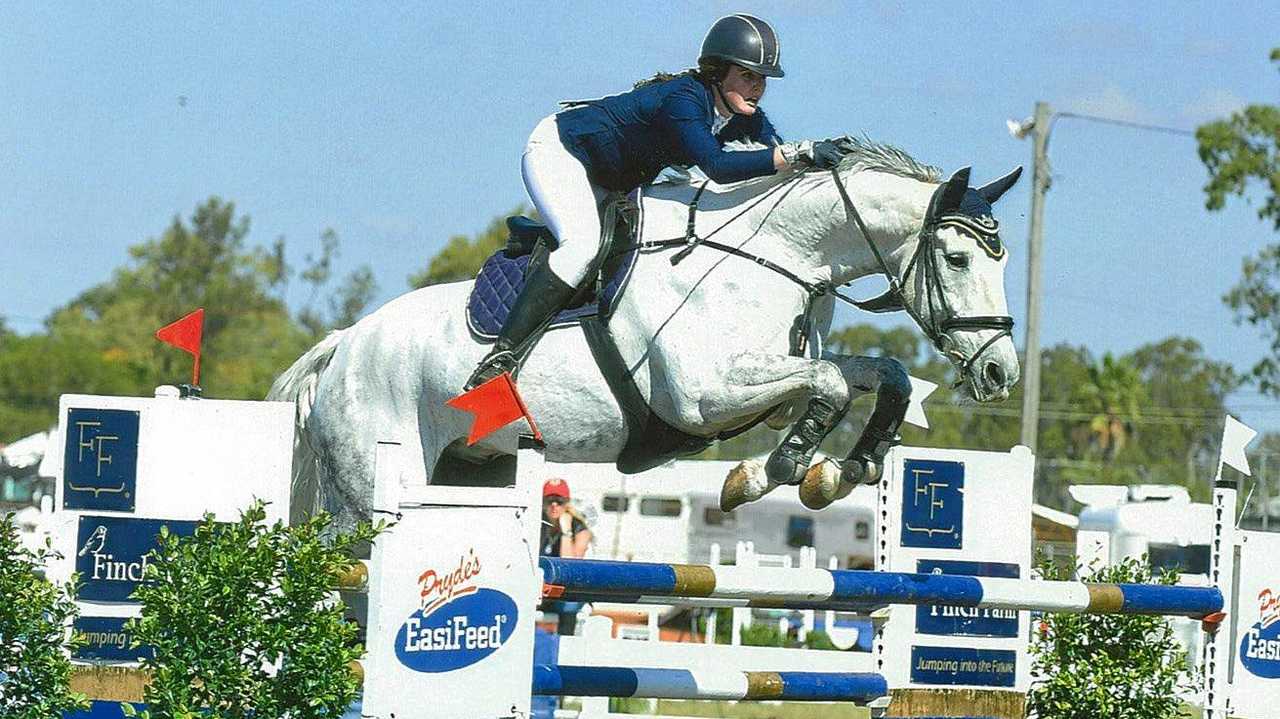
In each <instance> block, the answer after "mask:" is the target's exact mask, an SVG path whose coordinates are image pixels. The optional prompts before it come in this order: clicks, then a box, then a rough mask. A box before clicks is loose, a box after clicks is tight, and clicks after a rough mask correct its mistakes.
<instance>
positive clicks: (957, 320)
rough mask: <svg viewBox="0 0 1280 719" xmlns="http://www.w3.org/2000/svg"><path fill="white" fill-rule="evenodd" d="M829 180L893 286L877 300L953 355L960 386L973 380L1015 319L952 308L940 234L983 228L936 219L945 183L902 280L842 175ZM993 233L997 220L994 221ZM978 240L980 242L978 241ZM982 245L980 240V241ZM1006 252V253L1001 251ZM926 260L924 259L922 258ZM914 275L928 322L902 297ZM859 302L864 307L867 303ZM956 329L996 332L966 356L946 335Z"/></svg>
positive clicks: (962, 219) (959, 219)
mask: <svg viewBox="0 0 1280 719" xmlns="http://www.w3.org/2000/svg"><path fill="white" fill-rule="evenodd" d="M831 177H832V178H833V179H834V180H835V183H836V189H837V190H838V191H839V192H840V200H841V201H842V202H843V203H844V209H845V214H846V215H847V216H848V218H849V219H852V220H853V222H854V224H856V225H857V227H858V232H859V233H860V234H861V235H862V238H863V240H864V241H866V243H867V247H869V248H871V254H873V255H874V256H875V258H876V262H877V263H878V264H879V265H880V272H881V274H883V275H884V277H885V279H886V280H888V282H889V289H888V291H886V292H885V293H884V294H883V295H881V297H879V298H876V300H877V301H881V300H884V301H888V302H891V303H894V304H896V305H897V306H899V307H901V308H902V309H903V310H905V311H906V313H907V314H908V315H910V316H911V319H913V320H915V323H916V324H917V325H919V327H920V330H921V331H922V332H924V334H925V337H927V338H929V342H931V343H932V344H933V346H934V347H935V348H937V350H938V351H939V352H941V353H943V354H944V355H946V356H948V357H950V358H952V359H953V361H955V362H956V363H957V367H958V369H959V371H960V382H963V381H964V380H965V379H966V378H968V379H970V380H974V381H975V385H976V379H977V378H976V377H974V376H973V366H974V364H975V363H976V362H977V360H978V358H979V357H981V356H982V353H984V352H986V351H987V348H988V347H990V346H991V345H993V344H995V343H996V342H998V341H1000V339H1001V338H1003V337H1012V336H1013V317H1011V316H1009V315H961V314H959V313H958V312H956V311H955V310H954V309H952V307H951V304H950V303H949V302H947V293H946V288H945V287H944V286H943V283H942V272H941V271H940V270H939V269H938V252H937V249H938V244H939V241H938V230H939V229H940V228H942V227H944V226H945V227H952V228H955V229H956V230H957V231H960V232H961V233H962V234H964V235H966V236H969V237H974V233H975V230H978V231H980V230H981V229H982V228H981V227H976V226H975V225H977V224H978V223H975V222H974V221H973V220H971V219H970V218H969V217H967V216H965V215H959V214H949V215H941V216H935V213H934V211H933V210H934V207H935V206H936V204H937V202H938V198H939V195H940V193H942V192H943V191H944V190H946V189H947V186H946V183H943V185H942V186H940V187H939V188H938V189H937V190H935V191H934V195H933V198H932V199H931V200H930V202H929V209H928V210H927V211H926V212H925V218H924V225H923V226H922V227H921V228H920V235H919V240H918V241H917V242H916V250H915V252H914V253H912V255H911V260H910V261H908V262H907V267H906V269H905V270H903V272H902V277H901V279H899V278H898V277H896V276H895V275H894V273H893V271H892V270H890V269H889V264H888V263H887V262H885V259H884V256H883V255H881V254H880V249H879V248H878V247H876V245H875V243H874V242H872V241H871V233H870V232H868V231H867V226H866V224H865V223H864V222H863V221H862V216H861V215H859V214H858V209H857V208H856V207H854V205H853V200H851V199H850V198H849V192H848V191H847V190H846V189H845V187H844V182H843V181H842V180H841V179H840V173H839V172H837V171H836V170H835V169H834V168H833V169H832V170H831ZM992 227H993V229H994V222H993V223H992ZM974 239H975V241H977V238H976V237H974ZM979 244H980V245H982V243H981V242H979ZM982 249H983V250H984V251H986V252H987V253H988V254H991V251H990V250H988V249H987V247H986V246H985V245H982ZM1002 252H1003V250H1002ZM922 258H923V259H922ZM912 271H917V272H919V273H920V276H921V280H922V284H923V285H924V293H925V305H926V306H927V307H928V308H929V317H928V320H927V321H926V319H925V318H924V317H921V316H920V313H919V312H917V311H916V310H915V309H913V308H912V307H911V305H910V304H909V303H908V302H907V301H906V297H905V296H904V295H903V292H902V288H903V286H904V285H905V284H906V283H907V281H908V279H909V278H910V277H911V273H912ZM855 304H859V305H860V306H861V305H865V304H868V303H859V302H855ZM952 330H996V333H995V334H994V335H992V336H991V338H990V339H988V340H987V341H986V342H984V343H983V344H982V346H981V347H979V348H978V349H977V351H975V352H974V353H973V354H971V355H969V356H968V357H965V356H964V355H963V354H961V353H959V352H957V351H955V350H954V349H953V348H952V347H951V345H952V343H953V341H952V340H951V338H950V337H948V336H947V333H948V332H951V331H952Z"/></svg>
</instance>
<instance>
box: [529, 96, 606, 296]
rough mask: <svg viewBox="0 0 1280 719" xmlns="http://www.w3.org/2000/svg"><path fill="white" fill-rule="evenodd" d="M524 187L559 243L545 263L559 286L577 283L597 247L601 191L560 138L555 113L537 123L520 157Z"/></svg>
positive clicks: (603, 193) (594, 255)
mask: <svg viewBox="0 0 1280 719" xmlns="http://www.w3.org/2000/svg"><path fill="white" fill-rule="evenodd" d="M520 172H521V174H522V175H523V176H524V187H525V190H526V191H527V192H528V193H529V199H530V200H532V201H533V206H534V207H536V208H537V209H538V214H540V215H542V220H543V222H545V223H547V227H548V228H550V230H551V234H553V235H555V237H556V239H557V240H559V242H560V247H559V249H557V250H556V251H555V252H552V253H551V258H550V261H549V266H550V268H551V271H552V272H554V273H555V275H556V277H559V278H560V279H561V280H564V282H565V284H569V285H573V286H574V287H576V286H578V284H579V283H581V282H582V279H583V277H584V276H585V275H586V273H587V266H588V265H590V264H591V261H592V260H594V259H595V257H596V254H597V253H598V252H599V251H600V203H601V202H603V201H604V198H605V195H606V192H605V190H603V189H601V188H599V187H596V186H595V185H593V184H592V183H591V180H589V179H588V178H587V168H585V167H583V166H582V163H581V162H579V161H578V158H576V157H574V156H573V155H571V154H569V151H568V150H566V149H565V148H564V145H563V144H562V143H561V142H560V133H559V132H558V131H557V129H556V117H555V115H551V116H548V117H547V118H545V119H543V120H542V122H539V123H538V126H537V127H536V128H534V130H533V134H532V135H530V136H529V144H527V145H525V148H524V156H523V157H522V158H521V160H520Z"/></svg>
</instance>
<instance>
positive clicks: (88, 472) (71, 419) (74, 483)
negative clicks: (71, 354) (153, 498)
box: [62, 408, 139, 512]
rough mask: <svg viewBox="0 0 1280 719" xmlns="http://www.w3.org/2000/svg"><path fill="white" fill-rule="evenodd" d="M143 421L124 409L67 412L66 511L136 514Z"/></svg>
mask: <svg viewBox="0 0 1280 719" xmlns="http://www.w3.org/2000/svg"><path fill="white" fill-rule="evenodd" d="M138 416H139V413H138V412H136V411H132V410H120V409H78V408H73V409H70V410H68V411H67V419H66V446H65V447H64V448H63V474H62V481H63V492H62V507H63V509H91V510H107V511H116V512H132V511H133V507H134V495H135V487H136V485H137V479H138Z"/></svg>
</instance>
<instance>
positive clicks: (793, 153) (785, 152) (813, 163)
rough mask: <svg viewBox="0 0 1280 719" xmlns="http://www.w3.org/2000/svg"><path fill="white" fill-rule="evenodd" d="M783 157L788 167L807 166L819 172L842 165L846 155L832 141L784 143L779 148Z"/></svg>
mask: <svg viewBox="0 0 1280 719" xmlns="http://www.w3.org/2000/svg"><path fill="white" fill-rule="evenodd" d="M779 149H780V150H782V157H783V159H785V160H786V161H787V164H788V165H791V166H793V167H794V166H796V165H805V166H808V167H816V168H818V169H819V170H830V169H831V168H833V167H835V166H836V165H838V164H840V158H842V157H844V153H843V152H841V151H840V148H839V147H838V146H837V145H836V144H835V143H834V142H831V141H830V140H818V141H817V142H814V141H813V140H804V141H802V142H784V143H782V145H780V146H779Z"/></svg>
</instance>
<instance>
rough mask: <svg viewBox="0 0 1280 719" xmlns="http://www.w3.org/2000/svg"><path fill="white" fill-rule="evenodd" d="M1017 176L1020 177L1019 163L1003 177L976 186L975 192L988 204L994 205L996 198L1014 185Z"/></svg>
mask: <svg viewBox="0 0 1280 719" xmlns="http://www.w3.org/2000/svg"><path fill="white" fill-rule="evenodd" d="M1019 177H1022V166H1021V165H1019V166H1018V167H1015V168H1013V170H1012V171H1011V172H1009V174H1007V175H1005V176H1004V177H1001V178H998V179H995V180H992V181H991V182H988V183H987V184H985V185H983V186H982V187H979V188H977V190H976V192H977V193H978V194H979V195H981V196H982V199H984V200H986V201H987V204H988V205H994V204H996V200H999V199H1000V198H1001V197H1002V196H1003V195H1004V193H1006V192H1008V191H1009V188H1010V187H1013V186H1014V184H1015V183H1016V182H1017V181H1018V178H1019Z"/></svg>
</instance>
